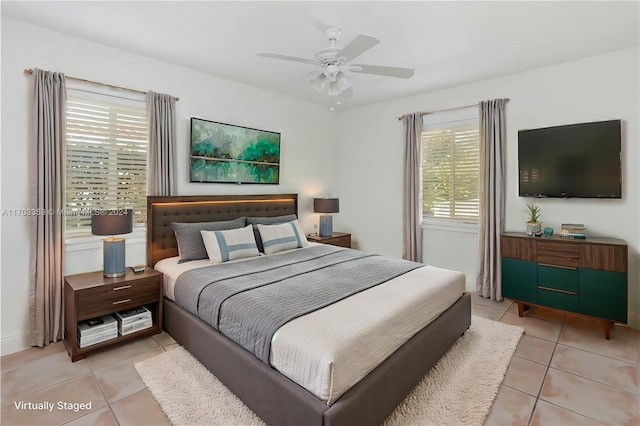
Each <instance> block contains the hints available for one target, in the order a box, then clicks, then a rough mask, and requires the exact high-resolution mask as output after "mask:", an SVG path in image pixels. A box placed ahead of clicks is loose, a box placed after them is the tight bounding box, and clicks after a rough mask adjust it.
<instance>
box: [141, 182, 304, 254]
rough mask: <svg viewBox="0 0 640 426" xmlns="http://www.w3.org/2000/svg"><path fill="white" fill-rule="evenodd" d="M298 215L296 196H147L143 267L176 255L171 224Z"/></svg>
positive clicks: (174, 238)
mask: <svg viewBox="0 0 640 426" xmlns="http://www.w3.org/2000/svg"><path fill="white" fill-rule="evenodd" d="M287 214H295V215H296V216H297V215H298V194H269V195H188V196H175V197H147V265H149V266H151V267H153V265H155V264H156V262H158V261H160V260H162V259H164V258H167V257H172V256H177V255H178V245H177V243H176V237H175V234H174V233H173V228H171V222H214V221H220V220H232V219H236V218H238V217H242V216H281V215H287Z"/></svg>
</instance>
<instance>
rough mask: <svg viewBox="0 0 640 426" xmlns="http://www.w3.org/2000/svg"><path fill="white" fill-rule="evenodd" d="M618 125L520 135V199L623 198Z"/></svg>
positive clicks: (602, 123) (558, 128)
mask: <svg viewBox="0 0 640 426" xmlns="http://www.w3.org/2000/svg"><path fill="white" fill-rule="evenodd" d="M620 135H621V132H620V120H610V121H598V122H592V123H580V124H571V125H566V126H556V127H546V128H543V129H532V130H520V131H518V171H519V175H520V196H521V197H560V198H570V197H578V198H621V197H622V182H621V180H622V174H621V156H620V146H621V136H620Z"/></svg>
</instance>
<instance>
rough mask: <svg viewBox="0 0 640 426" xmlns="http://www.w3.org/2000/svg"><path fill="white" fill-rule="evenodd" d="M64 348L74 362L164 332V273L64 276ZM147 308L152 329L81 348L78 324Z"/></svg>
mask: <svg viewBox="0 0 640 426" xmlns="http://www.w3.org/2000/svg"><path fill="white" fill-rule="evenodd" d="M64 304H65V311H64V325H65V338H64V345H65V347H66V348H67V352H69V356H70V357H71V361H73V362H75V361H78V360H80V359H83V358H85V357H86V354H87V353H88V352H91V351H94V350H96V349H100V348H104V347H106V346H110V345H112V344H114V343H118V342H123V341H126V340H130V339H134V338H136V337H140V336H148V335H151V334H157V333H160V332H161V331H162V274H161V273H160V272H158V271H155V270H153V269H151V268H145V270H144V272H138V273H134V272H133V271H132V270H131V268H129V267H128V268H126V272H125V275H124V277H118V278H106V277H105V276H104V275H103V273H102V271H98V272H89V273H86V274H78V275H69V276H67V277H64ZM139 306H145V307H146V308H147V309H149V310H150V311H151V316H152V320H153V322H152V326H151V328H146V329H144V330H140V331H137V332H134V333H131V334H127V335H125V336H121V335H118V337H116V338H114V339H110V340H107V341H104V342H100V343H96V344H94V345H91V346H87V347H85V348H82V349H81V348H80V347H79V346H78V330H77V327H78V322H79V321H84V320H87V319H90V318H95V317H99V316H102V315H107V314H112V313H114V312H117V311H122V310H127V309H132V308H137V307H139Z"/></svg>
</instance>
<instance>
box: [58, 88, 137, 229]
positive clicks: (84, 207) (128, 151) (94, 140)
mask: <svg viewBox="0 0 640 426" xmlns="http://www.w3.org/2000/svg"><path fill="white" fill-rule="evenodd" d="M66 118H67V160H66V162H67V173H66V178H67V182H66V212H65V214H66V234H67V238H68V237H73V236H80V235H87V234H88V233H90V230H91V215H90V213H91V210H93V209H98V208H100V209H109V208H131V209H133V212H134V217H133V222H134V226H135V224H136V223H144V221H145V220H146V208H147V206H146V196H147V147H148V124H147V110H146V104H145V103H144V102H138V101H130V100H124V99H123V100H122V102H120V100H119V99H116V100H111V99H110V98H109V97H107V96H98V97H96V96H89V95H87V96H86V98H85V96H83V97H72V96H69V97H68V99H67V117H66Z"/></svg>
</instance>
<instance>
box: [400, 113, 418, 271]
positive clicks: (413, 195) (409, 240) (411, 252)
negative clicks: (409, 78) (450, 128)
mask: <svg viewBox="0 0 640 426" xmlns="http://www.w3.org/2000/svg"><path fill="white" fill-rule="evenodd" d="M404 138H405V144H404V208H403V218H404V223H403V233H402V234H403V243H404V247H403V253H402V258H403V259H407V260H412V261H414V262H422V158H421V153H422V149H421V148H422V146H421V144H422V114H420V113H414V114H407V115H405V117H404Z"/></svg>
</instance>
